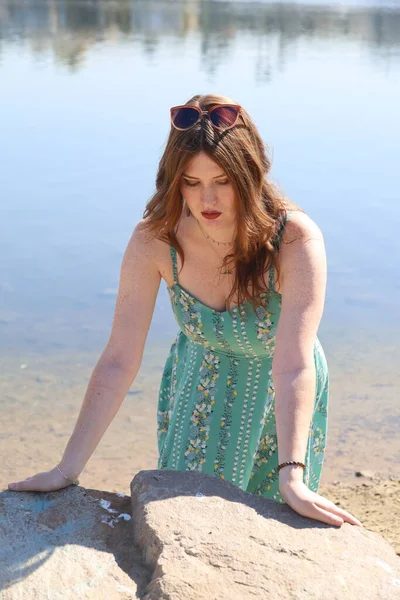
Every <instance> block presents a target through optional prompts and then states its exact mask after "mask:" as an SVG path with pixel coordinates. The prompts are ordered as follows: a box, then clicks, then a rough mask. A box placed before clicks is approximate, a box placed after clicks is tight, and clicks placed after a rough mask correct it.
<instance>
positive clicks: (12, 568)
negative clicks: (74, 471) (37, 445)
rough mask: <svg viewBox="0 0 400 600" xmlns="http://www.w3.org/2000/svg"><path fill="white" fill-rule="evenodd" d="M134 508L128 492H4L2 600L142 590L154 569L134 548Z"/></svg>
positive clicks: (67, 599) (56, 599) (0, 499)
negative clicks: (143, 563) (146, 563)
mask: <svg viewBox="0 0 400 600" xmlns="http://www.w3.org/2000/svg"><path fill="white" fill-rule="evenodd" d="M131 514H132V513H131V499H130V497H129V496H125V495H124V494H122V495H121V496H118V495H117V494H112V493H108V492H102V491H98V490H90V489H87V490H86V489H85V488H82V487H74V486H70V487H67V488H64V489H63V490H59V491H57V492H52V493H39V492H29V493H28V492H11V491H5V492H1V493H0V590H1V591H0V598H1V600H17V599H18V600H36V599H37V600H72V599H74V600H103V599H104V600H112V599H114V598H118V599H123V600H128V599H129V600H130V599H131V598H137V597H141V595H142V594H143V592H144V588H145V586H146V583H147V582H148V580H149V578H150V575H151V573H150V572H149V571H148V569H146V568H145V567H143V565H142V562H141V557H140V553H139V552H138V550H137V549H136V548H135V547H134V544H133V538H132V520H131Z"/></svg>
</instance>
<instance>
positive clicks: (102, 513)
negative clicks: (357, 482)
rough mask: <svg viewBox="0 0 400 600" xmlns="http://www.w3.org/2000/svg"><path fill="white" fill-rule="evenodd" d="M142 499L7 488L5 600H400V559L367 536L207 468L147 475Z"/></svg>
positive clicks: (0, 498)
mask: <svg viewBox="0 0 400 600" xmlns="http://www.w3.org/2000/svg"><path fill="white" fill-rule="evenodd" d="M131 492H132V497H131V498H129V496H124V495H123V494H121V495H118V494H112V493H108V492H103V491H98V490H89V489H88V490H86V489H84V488H82V487H73V486H71V487H68V488H65V489H64V490H60V491H58V492H53V493H46V494H44V493H26V492H24V493H19V492H11V491H4V492H2V493H0V590H1V591H0V598H1V600H16V599H18V600H19V599H21V600H22V599H23V600H35V599H40V600H61V599H62V600H72V599H74V600H75V599H76V600H103V599H104V600H106V599H107V600H113V599H117V598H118V599H122V600H128V599H133V598H142V599H143V600H162V599H167V598H168V599H171V600H192V599H193V600H194V599H196V600H202V599H207V600H225V599H227V600H228V599H229V600H246V599H251V600H254V599H257V598H260V599H261V598H263V599H266V598H271V599H274V600H280V599H290V600H302V599H304V600H313V599H315V600H316V599H318V600H333V599H335V600H336V599H338V600H339V599H340V600H353V599H357V600H359V599H360V598H363V599H365V600H368V599H370V600H397V599H398V598H400V568H399V565H400V559H399V558H398V557H397V556H396V553H395V551H394V549H393V548H392V547H391V546H390V545H389V544H388V543H387V542H385V541H384V540H383V538H381V537H380V536H379V535H378V534H376V533H372V532H371V531H368V530H366V529H361V528H358V527H355V526H352V525H349V524H347V523H345V524H344V525H342V527H340V528H339V527H332V526H328V525H324V524H323V523H320V522H318V521H315V520H310V519H306V518H304V517H301V516H300V515H298V514H297V513H295V512H294V511H293V510H292V509H291V508H290V507H289V506H287V505H286V504H278V503H276V502H273V501H272V500H267V499H265V498H261V497H258V496H254V495H252V494H248V493H245V492H241V491H240V490H239V489H238V488H237V487H236V486H234V485H232V484H230V483H228V482H226V481H223V480H222V479H220V478H218V477H214V476H211V475H204V474H201V473H197V472H188V471H185V472H179V471H157V470H154V471H141V472H140V473H138V474H137V475H136V477H135V478H134V479H133V481H132V483H131ZM130 517H132V518H130Z"/></svg>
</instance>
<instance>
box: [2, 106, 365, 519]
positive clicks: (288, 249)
mask: <svg viewBox="0 0 400 600" xmlns="http://www.w3.org/2000/svg"><path fill="white" fill-rule="evenodd" d="M269 170H270V162H269V159H268V156H267V154H266V151H265V147H264V144H263V142H262V140H261V137H260V135H259V133H258V131H257V129H256V127H255V125H254V123H253V122H252V120H251V118H250V116H249V115H248V113H247V112H246V111H245V110H244V109H243V108H242V107H240V106H239V105H238V104H236V103H235V102H233V101H232V100H229V99H228V98H225V97H222V96H215V95H207V96H194V97H193V98H191V99H190V100H189V101H188V102H187V104H186V105H183V106H178V107H174V108H172V109H171V131H170V135H169V139H168V141H167V146H166V149H165V152H164V154H163V156H162V158H161V161H160V164H159V170H158V174H157V181H156V193H155V194H154V196H153V198H152V199H151V200H150V201H149V202H148V204H147V206H146V209H145V212H144V216H143V217H144V218H143V219H142V220H141V221H140V222H139V223H138V224H137V226H136V227H135V230H134V232H133V235H132V237H131V239H130V241H129V243H128V247H127V249H126V252H125V255H124V259H123V263H122V268H121V277H120V286H119V292H118V298H117V302H116V308H115V315H114V321H113V326H112V331H111V335H110V339H109V341H108V343H107V345H106V348H105V349H104V352H103V354H102V355H101V357H100V359H99V361H98V364H97V365H96V367H95V370H94V372H93V374H92V377H91V380H90V382H89V385H88V390H87V392H86V395H85V399H84V402H83V405H82V408H81V412H80V415H79V417H78V421H77V424H76V426H75V429H74V432H73V434H72V436H71V438H70V440H69V442H68V444H67V447H66V449H65V452H64V455H63V457H62V460H61V462H60V463H59V464H58V465H57V466H56V467H54V469H52V470H50V471H47V472H44V473H38V474H37V475H34V476H33V477H30V478H28V479H26V480H24V481H21V482H18V483H16V484H14V485H11V484H10V485H9V489H14V490H37V491H49V490H55V489H60V488H62V487H66V486H67V485H70V484H71V483H75V484H77V483H78V481H77V480H76V477H77V476H78V475H79V473H81V471H82V470H83V468H84V466H85V464H86V462H87V461H88V459H89V458H90V456H91V454H92V453H93V451H94V449H95V448H96V446H97V444H98V442H99V441H100V439H101V437H102V435H103V433H104V432H105V430H106V429H107V427H108V425H109V424H110V422H111V421H112V419H113V417H114V416H115V414H116V412H117V410H118V408H119V406H120V404H121V402H122V401H123V399H124V397H125V395H126V393H127V392H128V390H129V388H130V386H131V384H132V382H133V380H134V379H135V376H136V374H137V372H138V370H139V367H140V364H141V360H142V354H143V348H144V344H145V340H146V336H147V332H148V329H149V326H150V322H151V318H152V314H153V309H154V305H155V302H156V297H157V293H158V289H159V285H160V281H161V278H163V279H164V280H165V282H166V284H167V288H168V292H169V295H170V299H171V304H172V308H173V311H174V315H175V317H176V320H177V322H178V325H179V328H180V330H179V333H178V334H177V336H176V338H175V340H174V341H173V343H172V346H171V349H170V353H169V355H168V358H167V361H166V364H165V368H164V372H163V376H162V380H161V386H160V392H159V399H158V449H159V460H158V468H159V469H175V470H197V471H202V472H204V473H209V474H213V475H215V476H219V477H222V478H225V479H226V480H229V481H231V482H232V483H233V484H235V485H237V486H238V487H240V488H241V489H243V490H246V491H248V492H251V493H254V494H258V495H262V496H265V497H267V498H271V499H274V500H275V501H277V502H286V503H287V504H289V505H290V506H291V507H292V508H293V509H294V510H295V511H297V512H298V513H299V514H301V515H304V516H307V517H310V518H312V519H316V520H319V521H323V522H326V523H330V524H333V525H341V524H342V523H343V522H344V521H347V522H348V523H352V524H354V525H358V526H362V525H361V523H360V522H359V521H358V520H357V519H356V518H355V517H353V516H352V515H351V514H349V513H348V512H346V511H345V510H343V509H342V508H340V507H338V506H336V505H335V504H334V503H333V502H331V501H329V500H328V499H326V498H324V497H322V496H320V495H319V494H318V493H317V491H318V487H319V481H320V477H321V469H322V464H323V460H324V452H325V446H326V429H327V408H328V390H329V378H328V368H327V363H326V359H325V356H324V352H323V350H322V347H321V345H320V343H319V340H318V338H317V330H318V326H319V323H320V319H321V316H322V312H323V304H324V297H325V287H326V257H325V249H324V242H323V237H322V234H321V232H320V230H319V228H318V226H317V225H316V224H315V223H314V222H313V221H312V219H310V218H309V217H308V216H307V215H306V214H305V213H304V211H302V210H301V209H299V207H297V206H296V205H294V204H293V203H290V202H288V201H287V200H286V198H284V197H283V196H282V195H281V194H280V193H279V192H278V191H277V190H276V189H275V188H274V186H273V185H272V184H271V182H270V181H269V180H268V178H267V175H268V172H269Z"/></svg>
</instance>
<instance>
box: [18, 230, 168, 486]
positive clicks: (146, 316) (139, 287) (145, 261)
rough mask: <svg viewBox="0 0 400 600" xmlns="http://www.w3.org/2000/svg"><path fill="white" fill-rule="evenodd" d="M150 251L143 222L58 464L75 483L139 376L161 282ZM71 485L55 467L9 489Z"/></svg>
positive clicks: (124, 263) (129, 248)
mask: <svg viewBox="0 0 400 600" xmlns="http://www.w3.org/2000/svg"><path fill="white" fill-rule="evenodd" d="M152 248H153V245H152V243H151V242H150V240H149V236H148V234H147V233H146V232H144V231H143V228H142V221H141V222H139V223H138V224H137V226H136V227H135V230H134V232H133V234H132V237H131V239H130V240H129V243H128V246H127V248H126V251H125V254H124V258H123V261H122V266H121V273H120V282H119V289H118V296H117V300H116V305H115V312H114V319H113V324H112V329H111V334H110V337H109V340H108V342H107V345H106V347H105V348H104V351H103V353H102V354H101V356H100V358H99V360H98V362H97V364H96V366H95V368H94V370H93V373H92V375H91V378H90V381H89V384H88V387H87V390H86V394H85V397H84V400H83V403H82V406H81V410H80V413H79V416H78V419H77V422H76V425H75V428H74V430H73V432H72V435H71V437H70V439H69V441H68V443H67V446H66V448H65V450H64V454H63V456H62V459H61V461H60V462H59V463H58V466H59V467H60V469H61V470H62V472H63V473H64V474H65V475H66V476H67V477H69V478H71V479H76V478H77V477H78V476H79V474H80V473H81V472H82V470H83V469H84V467H85V464H86V463H87V461H88V460H89V458H90V457H91V455H92V454H93V452H94V450H95V449H96V447H97V445H98V443H99V442H100V440H101V438H102V436H103V434H104V433H105V431H106V430H107V428H108V426H109V425H110V423H111V422H112V420H113V418H114V417H115V415H116V413H117V412H118V409H119V407H120V406H121V404H122V402H123V400H124V398H125V396H126V394H127V392H128V390H129V388H130V386H131V385H132V382H133V381H134V379H135V377H136V375H137V373H138V371H139V368H140V365H141V362H142V356H143V349H144V345H145V342H146V338H147V333H148V330H149V327H150V323H151V319H152V316H153V311H154V306H155V303H156V299H157V294H158V290H159V286H160V282H161V276H160V273H159V271H158V268H157V265H156V262H155V260H154V250H152ZM68 485H70V484H69V482H68V481H67V480H66V479H65V478H64V477H63V476H62V475H61V473H60V472H59V471H58V469H57V468H56V467H54V468H53V469H51V470H50V471H45V472H42V473H37V474H36V475H34V476H32V477H28V478H27V479H25V480H23V481H19V482H17V483H16V484H14V486H12V485H11V484H9V485H8V487H9V489H12V490H16V491H54V490H57V489H61V488H64V487H66V486H68Z"/></svg>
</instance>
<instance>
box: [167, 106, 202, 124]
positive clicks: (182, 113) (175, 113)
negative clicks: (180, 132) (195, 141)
mask: <svg viewBox="0 0 400 600" xmlns="http://www.w3.org/2000/svg"><path fill="white" fill-rule="evenodd" d="M171 116H172V122H173V124H174V125H175V127H178V128H179V129H189V127H192V125H194V124H195V123H196V121H197V120H198V118H199V112H198V111H197V110H196V109H195V108H190V107H188V108H174V109H172V111H171Z"/></svg>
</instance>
